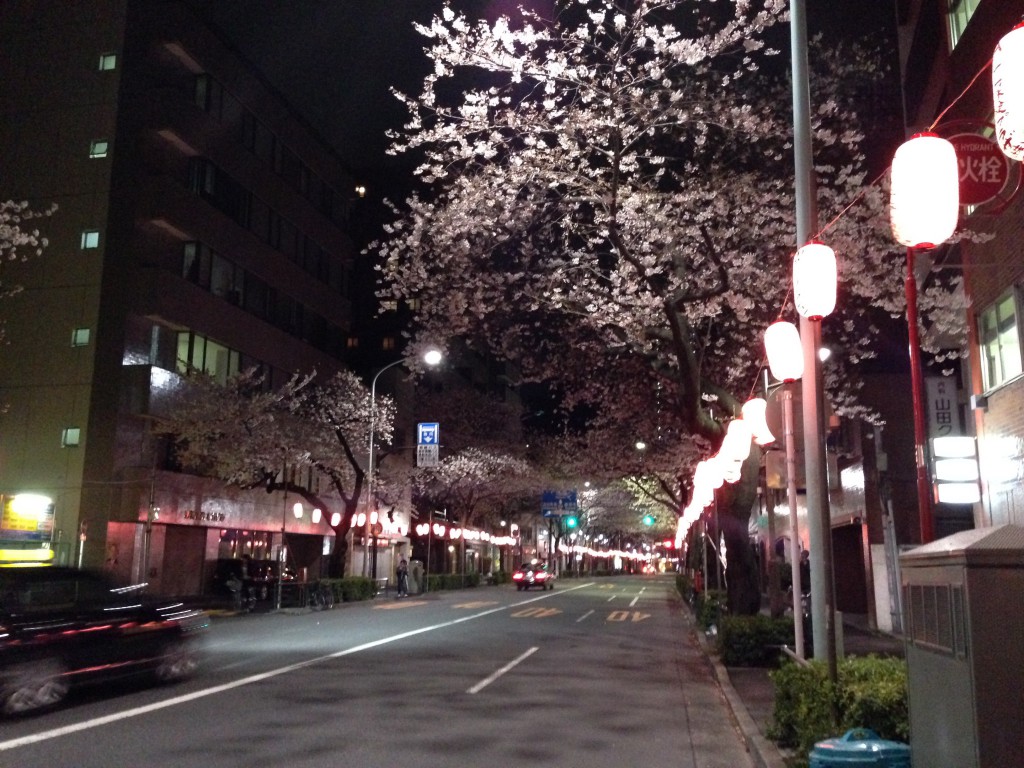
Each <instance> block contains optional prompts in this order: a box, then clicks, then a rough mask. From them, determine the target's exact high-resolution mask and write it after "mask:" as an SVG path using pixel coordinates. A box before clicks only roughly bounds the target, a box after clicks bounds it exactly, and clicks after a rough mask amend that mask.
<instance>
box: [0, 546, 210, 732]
mask: <svg viewBox="0 0 1024 768" xmlns="http://www.w3.org/2000/svg"><path fill="white" fill-rule="evenodd" d="M142 586H144V585H140V586H135V587H125V588H121V589H118V588H114V587H113V586H112V585H111V584H110V583H109V582H108V581H107V579H106V578H105V577H104V576H103V575H102V574H99V573H93V572H90V571H82V570H76V569H73V568H62V567H45V566H41V567H23V568H0V713H3V714H5V715H17V714H24V713H28V712H32V711H35V710H39V709H44V708H48V707H52V706H54V705H56V704H58V703H59V702H60V701H61V700H63V699H64V697H65V696H67V694H68V692H69V690H70V688H71V686H73V685H78V684H80V683H93V682H98V681H101V680H110V679H113V678H122V677H126V676H129V675H134V674H140V673H146V674H149V675H152V676H153V677H154V678H155V679H156V680H158V681H162V682H171V681H177V680H182V679H185V678H187V677H189V676H190V675H192V674H193V673H194V672H195V671H196V670H197V668H198V666H199V661H200V655H201V647H200V638H201V636H202V634H203V632H204V631H205V630H206V629H207V627H208V626H209V621H208V618H207V616H206V614H205V613H203V612H202V611H197V610H192V609H189V608H186V607H185V606H183V605H182V604H181V603H176V602H173V601H167V602H162V601H159V600H154V599H149V598H147V597H145V596H144V595H142V594H141V592H142Z"/></svg>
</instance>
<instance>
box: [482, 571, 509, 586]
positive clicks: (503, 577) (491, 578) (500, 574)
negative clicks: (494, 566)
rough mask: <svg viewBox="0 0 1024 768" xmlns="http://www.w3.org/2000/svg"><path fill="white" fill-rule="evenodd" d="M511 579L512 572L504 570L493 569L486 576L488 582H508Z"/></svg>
mask: <svg viewBox="0 0 1024 768" xmlns="http://www.w3.org/2000/svg"><path fill="white" fill-rule="evenodd" d="M511 581H512V574H510V573H505V571H494V572H493V573H491V574H488V576H487V583H488V584H508V583H509V582H511Z"/></svg>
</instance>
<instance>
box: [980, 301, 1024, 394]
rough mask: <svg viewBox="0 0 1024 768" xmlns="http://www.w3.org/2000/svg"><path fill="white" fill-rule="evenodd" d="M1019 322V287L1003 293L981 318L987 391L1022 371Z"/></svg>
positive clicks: (983, 363) (984, 374)
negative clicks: (1016, 289) (1017, 289)
mask: <svg viewBox="0 0 1024 768" xmlns="http://www.w3.org/2000/svg"><path fill="white" fill-rule="evenodd" d="M1017 325H1018V324H1017V292H1016V291H1012V292H1011V293H1008V294H1006V295H1005V296H1003V297H1002V298H1001V299H999V301H997V302H996V303H995V304H993V305H992V306H990V307H989V308H988V309H986V310H985V311H984V312H982V313H981V316H980V317H979V318H978V338H979V342H980V345H981V350H980V351H981V362H982V376H983V378H984V384H985V389H986V391H987V390H990V389H994V388H995V387H998V386H999V385H1000V384H1003V383H1004V382H1006V381H1009V380H1010V379H1012V378H1013V377H1014V376H1018V375H1020V373H1021V370H1022V368H1021V357H1020V335H1019V333H1018V330H1017Z"/></svg>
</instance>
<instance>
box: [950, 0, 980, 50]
mask: <svg viewBox="0 0 1024 768" xmlns="http://www.w3.org/2000/svg"><path fill="white" fill-rule="evenodd" d="M948 2H949V12H948V14H947V16H946V18H947V19H948V20H949V47H950V50H952V49H953V48H956V44H957V43H958V42H960V38H961V37H963V34H964V30H965V29H967V24H968V22H969V21H970V20H971V16H973V15H974V12H975V11H976V10H978V5H979V4H980V3H981V0H948Z"/></svg>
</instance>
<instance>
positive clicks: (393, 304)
mask: <svg viewBox="0 0 1024 768" xmlns="http://www.w3.org/2000/svg"><path fill="white" fill-rule="evenodd" d="M380 309H381V312H395V311H397V310H398V302H397V301H396V300H395V299H384V300H382V301H381V303H380Z"/></svg>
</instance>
